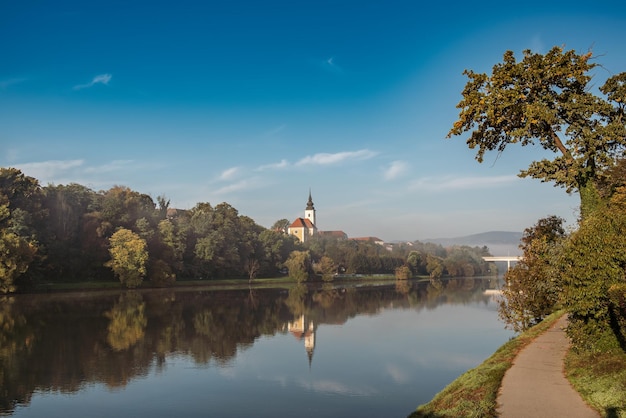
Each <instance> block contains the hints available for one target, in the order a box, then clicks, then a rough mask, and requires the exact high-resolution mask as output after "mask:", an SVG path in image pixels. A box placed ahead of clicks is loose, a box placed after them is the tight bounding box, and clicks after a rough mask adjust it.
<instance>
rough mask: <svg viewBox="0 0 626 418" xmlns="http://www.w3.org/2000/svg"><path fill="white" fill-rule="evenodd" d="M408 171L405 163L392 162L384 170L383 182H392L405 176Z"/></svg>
mask: <svg viewBox="0 0 626 418" xmlns="http://www.w3.org/2000/svg"><path fill="white" fill-rule="evenodd" d="M408 169H409V165H408V164H407V163H406V161H394V162H392V163H391V164H390V165H389V167H387V169H386V170H385V174H384V176H385V180H393V179H395V178H398V177H400V176H402V175H403V174H405V173H406V172H407V171H408Z"/></svg>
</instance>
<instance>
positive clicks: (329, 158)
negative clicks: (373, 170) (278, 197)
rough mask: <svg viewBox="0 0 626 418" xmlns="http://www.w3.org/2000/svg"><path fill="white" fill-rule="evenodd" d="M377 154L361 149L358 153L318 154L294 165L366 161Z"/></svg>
mask: <svg viewBox="0 0 626 418" xmlns="http://www.w3.org/2000/svg"><path fill="white" fill-rule="evenodd" d="M376 154H377V153H375V152H374V151H370V150H368V149H362V150H359V151H345V152H337V153H334V154H330V153H319V154H314V155H308V156H306V157H304V158H302V159H301V160H300V161H298V162H297V163H296V165H297V166H302V165H331V164H339V163H342V162H345V161H349V160H367V159H370V158H373V157H374V156H376Z"/></svg>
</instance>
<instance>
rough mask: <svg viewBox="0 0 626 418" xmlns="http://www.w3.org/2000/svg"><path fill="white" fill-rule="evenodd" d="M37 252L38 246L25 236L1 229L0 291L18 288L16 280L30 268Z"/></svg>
mask: <svg viewBox="0 0 626 418" xmlns="http://www.w3.org/2000/svg"><path fill="white" fill-rule="evenodd" d="M2 209H3V207H0V211H2ZM36 252H37V248H36V247H35V246H34V245H33V244H31V243H29V242H28V241H26V240H25V239H24V238H22V237H20V236H18V235H16V234H14V233H12V232H9V231H7V230H4V229H0V293H11V292H14V291H15V290H16V288H15V280H16V279H17V278H18V277H19V276H20V275H22V274H24V273H25V272H26V270H28V266H29V265H30V263H31V262H32V261H33V259H34V257H35V254H36Z"/></svg>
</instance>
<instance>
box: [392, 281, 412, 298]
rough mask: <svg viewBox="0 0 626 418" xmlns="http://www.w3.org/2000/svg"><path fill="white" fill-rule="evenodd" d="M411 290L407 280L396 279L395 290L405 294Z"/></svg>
mask: <svg viewBox="0 0 626 418" xmlns="http://www.w3.org/2000/svg"><path fill="white" fill-rule="evenodd" d="M410 291H411V282H409V281H408V280H396V292H398V293H400V294H401V295H407V294H408V293H409V292H410Z"/></svg>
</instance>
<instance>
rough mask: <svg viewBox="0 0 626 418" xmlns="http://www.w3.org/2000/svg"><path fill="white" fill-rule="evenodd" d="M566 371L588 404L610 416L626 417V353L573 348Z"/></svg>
mask: <svg viewBox="0 0 626 418" xmlns="http://www.w3.org/2000/svg"><path fill="white" fill-rule="evenodd" d="M565 373H566V375H567V378H568V379H569V381H570V382H571V383H572V386H574V388H575V389H576V390H577V391H578V393H580V395H581V396H582V398H583V399H584V400H585V402H587V404H588V405H590V406H592V407H593V408H594V409H597V410H598V411H604V412H603V416H604V417H607V418H614V417H615V418H617V417H620V418H626V353H624V351H622V350H620V349H615V350H612V351H609V352H602V353H598V352H589V351H582V352H579V351H574V350H570V351H569V353H567V356H566V357H565Z"/></svg>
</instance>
